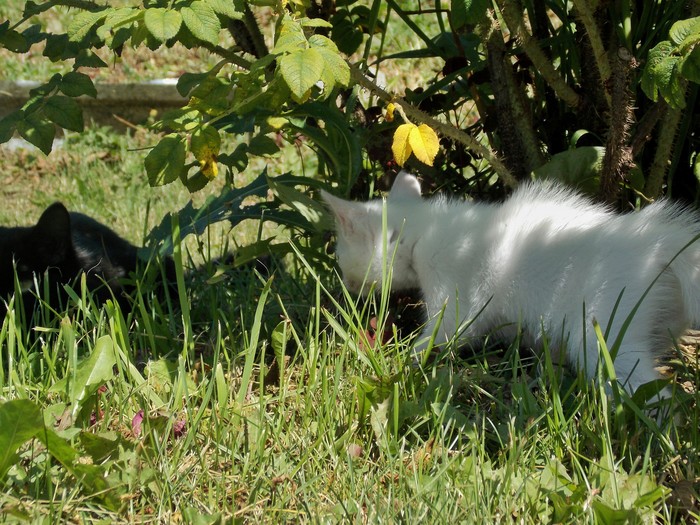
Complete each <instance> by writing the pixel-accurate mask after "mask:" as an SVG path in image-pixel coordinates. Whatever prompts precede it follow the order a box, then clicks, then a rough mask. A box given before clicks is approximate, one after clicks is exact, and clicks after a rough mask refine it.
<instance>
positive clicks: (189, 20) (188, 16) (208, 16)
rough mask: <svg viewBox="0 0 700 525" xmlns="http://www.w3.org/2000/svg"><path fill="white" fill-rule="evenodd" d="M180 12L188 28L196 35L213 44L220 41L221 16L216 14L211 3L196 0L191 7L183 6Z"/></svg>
mask: <svg viewBox="0 0 700 525" xmlns="http://www.w3.org/2000/svg"><path fill="white" fill-rule="evenodd" d="M180 13H181V14H182V20H183V21H184V22H185V25H186V26H187V29H189V30H190V31H191V32H192V34H193V35H194V36H195V37H197V38H199V39H200V40H204V41H205V42H209V43H211V44H213V45H217V44H218V43H219V32H220V31H221V23H220V22H219V17H217V16H216V13H215V12H214V10H213V9H212V8H211V7H210V6H209V5H207V4H205V3H204V2H203V1H201V0H196V1H195V2H192V4H190V6H189V7H183V8H182V10H181V11H180Z"/></svg>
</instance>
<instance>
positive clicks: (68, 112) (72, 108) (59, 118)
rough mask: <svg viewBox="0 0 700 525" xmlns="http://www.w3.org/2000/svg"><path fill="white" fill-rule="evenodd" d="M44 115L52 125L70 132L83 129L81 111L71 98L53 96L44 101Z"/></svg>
mask: <svg viewBox="0 0 700 525" xmlns="http://www.w3.org/2000/svg"><path fill="white" fill-rule="evenodd" d="M44 115H45V116H46V118H48V119H49V120H50V121H51V122H53V123H54V124H57V125H59V126H61V127H62V128H65V129H69V130H71V131H77V132H81V131H83V129H84V124H83V109H82V108H81V107H80V104H78V103H77V102H76V101H75V100H73V99H72V98H68V97H64V96H62V95H54V96H52V97H49V98H48V99H46V103H45V105H44Z"/></svg>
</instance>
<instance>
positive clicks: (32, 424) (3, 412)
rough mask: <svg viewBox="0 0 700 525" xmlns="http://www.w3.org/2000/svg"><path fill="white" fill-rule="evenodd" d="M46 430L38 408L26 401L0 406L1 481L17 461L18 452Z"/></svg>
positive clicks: (19, 400) (10, 402)
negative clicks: (26, 443) (27, 442)
mask: <svg viewBox="0 0 700 525" xmlns="http://www.w3.org/2000/svg"><path fill="white" fill-rule="evenodd" d="M43 429H44V418H43V417H42V415H41V410H40V409H39V407H38V406H36V405H35V404H34V403H32V402H31V401H29V400H26V399H15V400H13V401H7V402H6V403H3V404H2V405H0V479H2V478H4V477H5V474H7V471H8V470H9V469H10V467H12V465H14V464H15V463H16V462H17V460H18V456H17V450H18V449H19V447H21V446H22V445H23V444H24V443H25V442H26V441H27V440H28V439H31V438H32V437H33V436H34V435H36V434H37V433H39V432H41V431H42V430H43Z"/></svg>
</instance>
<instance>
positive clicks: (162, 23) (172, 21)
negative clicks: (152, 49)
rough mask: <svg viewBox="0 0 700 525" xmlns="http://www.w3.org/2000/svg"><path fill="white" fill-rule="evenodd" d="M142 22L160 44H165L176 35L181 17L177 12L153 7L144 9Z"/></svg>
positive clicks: (180, 23)
mask: <svg viewBox="0 0 700 525" xmlns="http://www.w3.org/2000/svg"><path fill="white" fill-rule="evenodd" d="M143 21H144V22H145V24H146V28H148V31H149V32H150V33H151V34H152V35H153V36H154V37H155V39H156V40H158V41H160V42H165V41H166V40H170V39H171V38H173V37H175V35H177V32H178V31H180V26H181V25H182V15H181V14H180V13H179V12H178V11H174V10H172V9H165V8H163V7H155V8H151V9H146V14H145V15H144V18H143Z"/></svg>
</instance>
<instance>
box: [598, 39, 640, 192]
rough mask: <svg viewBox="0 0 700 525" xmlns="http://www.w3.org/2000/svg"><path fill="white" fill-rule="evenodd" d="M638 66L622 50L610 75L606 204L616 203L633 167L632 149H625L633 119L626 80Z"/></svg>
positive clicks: (602, 179)
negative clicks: (623, 182) (621, 186)
mask: <svg viewBox="0 0 700 525" xmlns="http://www.w3.org/2000/svg"><path fill="white" fill-rule="evenodd" d="M635 67H637V62H636V60H635V59H634V57H633V56H632V54H631V53H630V52H629V51H627V49H625V48H620V49H619V50H618V53H617V57H616V60H615V62H614V69H613V71H612V76H611V80H612V90H611V91H612V93H611V102H612V103H611V106H610V127H609V131H608V139H607V142H606V144H605V156H604V157H603V169H602V171H601V174H600V196H601V198H602V199H603V200H604V201H605V202H608V203H613V202H615V201H617V198H618V196H619V194H620V182H622V181H623V180H624V179H625V178H626V176H627V173H628V172H629V170H630V168H631V167H632V166H633V165H634V159H633V157H632V149H631V148H630V146H628V143H627V141H628V138H629V128H630V125H631V124H632V121H633V119H634V112H633V111H632V105H633V103H632V102H633V101H632V94H631V93H630V90H629V76H630V72H631V70H632V69H634V68H635Z"/></svg>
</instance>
